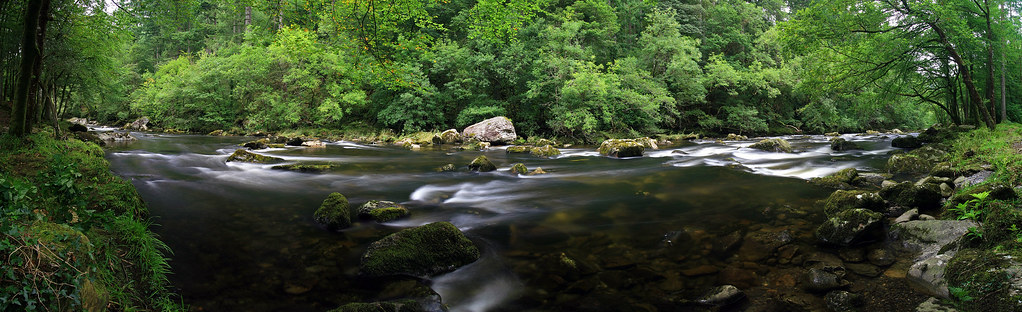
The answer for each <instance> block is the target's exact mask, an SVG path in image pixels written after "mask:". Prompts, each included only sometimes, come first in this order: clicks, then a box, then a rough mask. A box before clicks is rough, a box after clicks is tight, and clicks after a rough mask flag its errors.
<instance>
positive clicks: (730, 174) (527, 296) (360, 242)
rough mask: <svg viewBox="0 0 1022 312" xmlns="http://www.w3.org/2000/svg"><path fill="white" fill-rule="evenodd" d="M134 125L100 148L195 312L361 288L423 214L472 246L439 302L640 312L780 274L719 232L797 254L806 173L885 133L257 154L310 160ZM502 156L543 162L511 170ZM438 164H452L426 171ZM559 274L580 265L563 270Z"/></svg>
mask: <svg viewBox="0 0 1022 312" xmlns="http://www.w3.org/2000/svg"><path fill="white" fill-rule="evenodd" d="M136 135H137V136H139V139H140V140H139V141H137V142H133V143H129V144H126V145H121V146H119V147H115V148H112V149H111V150H110V151H109V153H108V156H107V158H108V159H109V160H110V162H111V165H112V168H113V170H114V171H115V172H116V173H118V174H120V175H121V176H123V177H125V178H126V179H129V180H130V181H131V182H132V183H133V184H134V185H135V186H136V188H137V189H138V191H139V192H140V193H141V195H142V197H143V198H144V199H145V200H146V202H147V203H148V205H149V207H150V212H151V215H152V217H153V218H154V222H155V223H157V224H159V226H158V227H156V228H155V229H154V231H155V232H157V233H158V234H159V235H160V237H161V238H162V239H163V240H164V241H165V242H166V243H167V244H168V245H169V246H170V247H171V248H172V249H173V252H174V253H173V255H172V256H171V258H172V261H171V265H172V267H173V272H174V274H173V275H172V276H171V281H172V282H173V284H174V286H175V287H176V288H177V291H178V292H179V293H180V294H181V295H182V296H183V297H184V300H185V302H186V303H188V304H191V305H192V308H193V310H196V311H199V310H203V311H325V310H328V309H332V308H336V307H337V306H339V305H340V304H342V303H345V302H348V301H350V300H353V299H352V298H357V297H360V296H361V297H364V296H372V294H373V293H374V292H375V291H378V290H368V289H367V288H371V287H367V286H365V284H366V281H365V280H364V279H361V278H359V277H358V276H357V271H358V261H359V257H360V256H361V254H362V252H363V251H364V249H365V247H366V246H367V245H368V244H370V243H371V242H373V241H375V240H377V239H380V238H382V237H383V236H386V235H387V234H389V233H393V232H395V231H397V230H400V229H401V228H406V227H411V226H417V225H422V224H426V223H430V222H435V221H449V222H452V223H453V224H455V225H456V226H458V227H459V228H460V229H462V230H463V231H465V232H466V234H467V235H468V236H469V238H471V239H472V240H473V241H474V242H475V243H476V245H477V246H479V247H480V249H481V251H482V254H483V256H482V258H481V259H480V260H479V261H477V262H475V263H472V264H470V265H468V266H466V267H463V268H461V269H459V270H457V271H454V272H451V273H448V274H445V275H441V276H438V277H435V278H433V279H432V285H431V287H432V288H433V289H434V290H436V291H437V292H438V293H439V294H440V295H441V296H442V297H443V300H444V303H446V304H448V305H449V306H450V307H451V309H452V310H453V311H494V310H499V311H519V310H566V309H570V310H575V309H576V308H578V309H584V308H586V307H590V306H595V307H597V308H596V309H597V310H600V309H604V310H616V309H618V308H620V307H649V308H654V309H655V307H656V306H657V303H656V302H657V301H658V300H667V299H664V298H681V297H692V296H695V295H698V294H700V293H701V292H702V291H705V289H706V288H708V287H711V286H714V285H719V284H720V283H732V284H736V285H741V284H743V283H744V284H747V285H746V286H745V287H761V288H764V289H766V291H769V290H770V289H773V288H772V287H776V288H780V287H783V286H785V285H783V283H781V284H779V283H778V282H775V280H778V279H779V278H780V279H783V276H782V277H775V276H774V275H777V274H780V273H777V272H783V271H784V268H785V266H784V263H783V262H785V260H780V262H782V263H778V262H777V260H774V259H783V257H780V256H776V257H775V256H770V257H767V258H762V257H760V256H757V255H756V250H755V247H754V246H753V247H748V246H747V245H754V244H751V243H748V242H747V243H746V244H744V245H742V247H741V248H740V249H737V250H734V249H729V248H728V246H727V245H726V243H723V245H722V243H721V242H722V241H726V240H727V239H728V237H739V238H741V237H743V236H744V237H751V236H755V235H761V234H762V235H782V236H783V235H787V236H786V237H788V236H790V238H791V239H792V240H794V241H795V244H797V245H799V246H801V247H802V249H801V251H798V250H799V249H798V248H795V249H796V252H797V253H807V252H808V250H809V249H810V248H812V238H811V234H812V230H813V229H814V228H815V225H816V224H818V223H819V221H820V219H821V218H822V216H821V215H820V214H819V213H815V212H813V211H814V210H815V209H813V204H814V202H815V201H816V200H819V199H821V198H824V197H826V196H827V195H828V194H829V190H827V189H823V188H820V187H816V186H813V185H810V184H809V183H807V182H806V181H805V179H808V178H811V177H819V176H824V175H827V174H830V173H833V172H836V171H838V170H840V169H843V168H850V167H855V168H858V169H860V170H862V171H877V170H878V168H882V167H883V164H884V163H885V161H886V159H887V157H888V156H887V154H888V152H890V151H891V150H892V148H891V145H890V140H891V139H893V137H887V136H882V135H876V136H856V135H845V136H844V137H845V138H846V139H849V140H850V141H855V142H857V143H859V144H860V145H862V146H864V147H865V148H866V149H865V150H860V151H849V152H834V151H832V150H831V149H830V147H829V144H828V139H829V138H828V137H823V136H795V137H786V139H788V140H789V141H791V143H792V145H793V146H794V147H795V149H796V150H797V151H798V152H797V153H794V154H784V153H768V152H763V151H758V150H753V149H749V148H747V146H748V145H750V144H752V143H753V142H754V141H751V140H750V141H734V142H726V143H725V142H715V141H696V142H686V143H685V144H682V145H675V146H673V147H667V148H663V149H660V150H654V151H647V152H646V156H645V157H641V158H632V159H612V158H607V157H602V156H600V155H599V154H597V153H596V152H595V148H577V149H572V148H568V149H563V150H562V152H563V155H561V156H559V157H556V158H553V159H547V158H537V157H532V156H529V155H527V154H507V153H505V152H504V150H503V149H501V148H499V147H498V148H493V149H490V150H487V151H456V150H453V149H434V150H423V151H410V150H407V149H403V148H400V147H394V146H385V145H367V144H357V143H352V142H331V143H328V145H327V146H326V147H325V148H304V147H288V148H280V149H267V150H260V151H257V152H258V153H261V154H264V155H271V156H276V157H281V158H284V159H285V160H287V161H288V162H319V163H335V164H339V166H338V167H337V168H335V169H333V170H332V171H329V172H326V173H323V174H308V173H295V172H288V171H281V170H273V169H271V168H270V167H272V165H262V164H248V163H237V162H225V160H226V158H227V156H228V155H229V154H230V153H232V152H233V151H234V150H235V149H237V148H239V146H238V144H239V143H242V142H245V141H248V140H251V139H252V138H244V137H209V136H193V135H162V134H136ZM479 155H486V156H487V157H489V158H490V160H492V161H493V162H494V163H495V164H497V166H498V168H499V169H498V170H497V171H496V172H490V173H473V172H469V171H468V170H467V168H465V166H466V165H467V164H468V163H469V162H471V160H472V159H473V158H475V157H476V156H479ZM517 162H522V163H524V164H525V165H526V166H527V167H528V168H529V169H530V170H531V169H534V168H536V167H542V168H543V169H544V170H545V171H547V172H549V173H548V174H544V175H534V176H527V175H515V174H511V173H509V172H508V169H509V168H510V166H511V165H512V164H514V163H517ZM447 163H452V164H455V165H457V166H459V170H460V171H459V172H453V173H438V172H435V170H434V169H435V168H437V167H439V166H442V165H444V164H447ZM331 192H340V193H342V194H344V195H345V196H347V197H348V199H349V201H350V202H351V204H352V206H353V207H357V206H358V205H361V204H362V203H364V202H366V201H369V200H374V199H378V200H391V201H395V202H400V203H403V204H405V205H406V206H407V207H409V209H410V210H411V211H412V215H411V216H410V218H406V219H401V220H396V221H393V222H389V223H386V224H382V225H379V224H375V223H373V222H371V221H362V222H360V223H357V224H356V225H355V226H354V227H352V228H350V229H347V230H344V231H343V232H341V233H333V232H328V231H326V230H324V229H321V228H319V227H318V226H317V225H316V224H315V222H314V221H313V220H312V214H313V211H315V210H316V208H318V207H319V205H320V203H321V201H322V200H323V199H324V198H325V197H326V195H327V194H329V193H331ZM736 233H737V234H736ZM747 241H748V239H747ZM722 246H723V247H722ZM565 259H568V260H571V261H566V260H565ZM770 262H774V263H770ZM566 263H571V264H572V265H573V267H571V268H565V267H564V266H565V265H566ZM579 267H586V268H591V269H580V268H579ZM572 270H577V271H579V272H581V273H580V274H583V275H581V276H579V275H578V274H574V273H570V272H569V273H565V272H566V271H572Z"/></svg>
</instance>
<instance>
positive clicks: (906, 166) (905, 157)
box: [887, 145, 947, 173]
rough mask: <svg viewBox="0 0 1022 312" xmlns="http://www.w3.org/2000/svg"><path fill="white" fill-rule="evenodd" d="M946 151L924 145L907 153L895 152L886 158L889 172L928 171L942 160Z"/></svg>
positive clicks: (945, 155)
mask: <svg viewBox="0 0 1022 312" xmlns="http://www.w3.org/2000/svg"><path fill="white" fill-rule="evenodd" d="M945 157H947V152H944V151H942V150H939V149H937V148H935V147H932V146H929V145H927V146H924V147H921V148H918V149H916V150H913V151H911V152H909V153H904V154H896V155H893V156H891V158H889V159H888V160H887V171H888V172H890V173H929V172H930V170H931V169H932V168H933V166H934V165H936V164H937V163H939V162H941V161H943V160H944V158H945Z"/></svg>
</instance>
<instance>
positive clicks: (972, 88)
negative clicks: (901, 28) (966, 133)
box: [928, 22, 997, 130]
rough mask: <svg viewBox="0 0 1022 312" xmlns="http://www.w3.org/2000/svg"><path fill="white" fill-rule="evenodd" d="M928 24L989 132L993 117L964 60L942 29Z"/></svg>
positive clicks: (992, 125)
mask: <svg viewBox="0 0 1022 312" xmlns="http://www.w3.org/2000/svg"><path fill="white" fill-rule="evenodd" d="M928 24H929V25H930V27H931V28H933V30H934V31H935V32H936V33H937V37H938V38H939V39H940V43H941V45H943V46H944V50H946V51H947V52H948V54H950V55H951V60H953V61H954V62H955V64H956V65H958V71H959V72H960V74H962V82H964V83H965V88H966V89H967V90H968V91H969V99H970V102H972V105H973V106H975V107H976V108H977V110H979V114H980V116H982V117H983V123H985V124H986V126H987V128H990V130H993V129H996V128H997V123H995V122H994V120H993V117H992V116H991V115H990V109H988V108H987V106H988V105H987V104H986V103H983V99H982V98H981V97H980V95H979V91H978V90H976V84H975V82H973V79H972V71H970V70H969V67H968V66H967V65H966V64H965V60H964V59H962V56H961V55H960V54H958V50H957V49H955V46H954V45H952V44H951V42H950V41H948V39H947V33H945V32H944V29H943V28H940V25H937V24H936V23H932V22H931V23H928Z"/></svg>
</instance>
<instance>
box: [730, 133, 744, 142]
mask: <svg viewBox="0 0 1022 312" xmlns="http://www.w3.org/2000/svg"><path fill="white" fill-rule="evenodd" d="M748 139H749V137H747V136H744V135H739V134H734V133H728V134H727V137H724V141H745V140H748Z"/></svg>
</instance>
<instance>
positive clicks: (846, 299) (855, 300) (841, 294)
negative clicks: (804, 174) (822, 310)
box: [823, 290, 863, 312]
mask: <svg viewBox="0 0 1022 312" xmlns="http://www.w3.org/2000/svg"><path fill="white" fill-rule="evenodd" d="M823 301H824V302H826V303H827V308H828V309H830V311H832V312H856V311H859V308H860V307H862V305H863V300H862V295H860V294H853V293H850V292H847V291H844V290H835V291H832V292H829V293H827V295H825V296H823Z"/></svg>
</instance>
